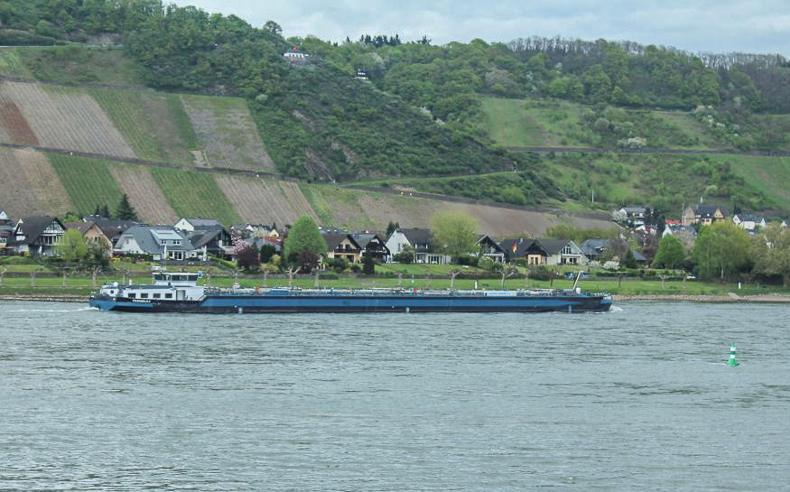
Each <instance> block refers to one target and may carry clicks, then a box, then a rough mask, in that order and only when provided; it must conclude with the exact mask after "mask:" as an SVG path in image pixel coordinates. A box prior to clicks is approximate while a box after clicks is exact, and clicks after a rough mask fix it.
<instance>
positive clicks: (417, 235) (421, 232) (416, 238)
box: [398, 227, 433, 246]
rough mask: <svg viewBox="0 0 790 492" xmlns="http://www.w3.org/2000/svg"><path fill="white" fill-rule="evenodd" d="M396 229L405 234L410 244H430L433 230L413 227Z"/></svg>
mask: <svg viewBox="0 0 790 492" xmlns="http://www.w3.org/2000/svg"><path fill="white" fill-rule="evenodd" d="M398 231H400V232H402V233H403V235H404V236H406V239H408V240H409V242H410V243H411V245H412V246H416V245H418V244H419V245H425V244H431V239H432V238H433V232H432V231H431V230H430V229H422V228H419V227H414V228H411V229H398Z"/></svg>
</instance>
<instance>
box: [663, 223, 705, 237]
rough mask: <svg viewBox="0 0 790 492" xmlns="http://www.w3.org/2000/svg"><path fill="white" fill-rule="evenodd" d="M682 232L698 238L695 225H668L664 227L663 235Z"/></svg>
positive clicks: (676, 234) (673, 234) (674, 234)
mask: <svg viewBox="0 0 790 492" xmlns="http://www.w3.org/2000/svg"><path fill="white" fill-rule="evenodd" d="M682 234H687V235H689V236H691V237H693V238H696V237H697V230H696V229H695V228H694V227H693V226H684V225H667V226H666V227H664V232H663V233H662V234H661V237H664V236H679V235H682Z"/></svg>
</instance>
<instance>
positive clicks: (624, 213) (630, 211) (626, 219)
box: [612, 205, 647, 227]
mask: <svg viewBox="0 0 790 492" xmlns="http://www.w3.org/2000/svg"><path fill="white" fill-rule="evenodd" d="M646 215H647V207H642V206H633V205H632V206H627V207H621V208H619V209H617V210H615V211H614V212H612V219H613V220H614V221H615V222H620V223H623V224H626V223H627V224H630V225H631V226H633V227H638V226H640V225H644V224H645V217H646Z"/></svg>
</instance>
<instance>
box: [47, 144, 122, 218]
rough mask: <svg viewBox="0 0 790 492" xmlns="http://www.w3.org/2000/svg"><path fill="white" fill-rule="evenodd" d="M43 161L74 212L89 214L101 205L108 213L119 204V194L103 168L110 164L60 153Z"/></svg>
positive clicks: (106, 170)
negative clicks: (53, 175) (48, 162)
mask: <svg viewBox="0 0 790 492" xmlns="http://www.w3.org/2000/svg"><path fill="white" fill-rule="evenodd" d="M47 158H48V159H49V161H50V163H52V167H53V168H54V169H55V172H57V174H58V177H59V178H60V181H61V183H63V186H64V187H65V188H66V191H67V192H68V194H69V197H70V198H71V202H72V203H73V204H74V206H75V207H77V210H76V212H77V213H79V214H81V215H90V214H92V213H93V212H94V211H95V210H96V207H97V206H99V207H101V206H104V205H107V206H108V207H109V208H110V210H111V211H112V210H115V208H116V207H117V206H118V203H120V201H121V196H122V195H123V193H122V192H121V189H120V188H119V187H118V184H117V183H116V182H115V179H114V178H113V176H112V174H111V173H110V171H109V169H108V168H107V166H112V165H113V163H112V162H110V161H104V160H99V159H85V158H82V157H77V156H66V155H60V154H49V155H48V156H47Z"/></svg>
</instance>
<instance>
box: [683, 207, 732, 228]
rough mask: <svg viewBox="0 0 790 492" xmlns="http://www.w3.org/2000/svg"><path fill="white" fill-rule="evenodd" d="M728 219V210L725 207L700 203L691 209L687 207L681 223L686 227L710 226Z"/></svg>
mask: <svg viewBox="0 0 790 492" xmlns="http://www.w3.org/2000/svg"><path fill="white" fill-rule="evenodd" d="M726 218H727V210H726V209H725V208H724V207H719V206H716V205H708V204H707V203H700V204H699V205H694V206H691V207H686V210H684V211H683V217H682V219H681V223H682V224H683V225H685V226H689V225H694V224H702V225H710V224H712V223H714V222H718V221H720V220H724V219H726Z"/></svg>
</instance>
